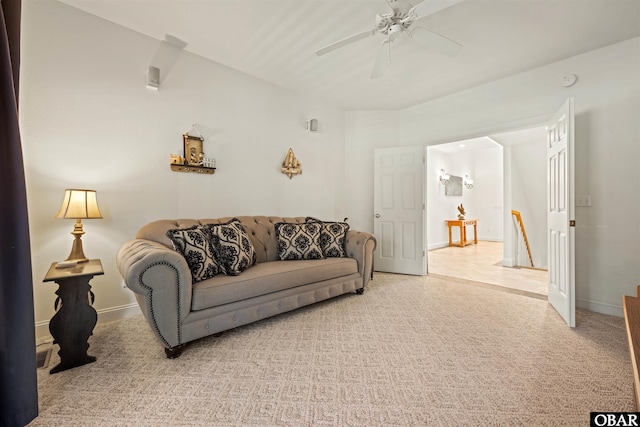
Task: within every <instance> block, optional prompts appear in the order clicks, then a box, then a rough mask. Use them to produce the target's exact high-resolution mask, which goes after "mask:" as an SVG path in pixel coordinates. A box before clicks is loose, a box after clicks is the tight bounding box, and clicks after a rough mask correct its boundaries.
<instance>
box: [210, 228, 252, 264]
mask: <svg viewBox="0 0 640 427" xmlns="http://www.w3.org/2000/svg"><path fill="white" fill-rule="evenodd" d="M205 227H206V228H207V230H208V231H209V237H210V238H211V246H213V251H214V253H215V256H216V259H217V260H218V263H219V264H220V269H221V270H222V272H223V273H224V274H226V275H227V276H237V275H238V274H240V273H242V272H243V271H245V270H246V269H247V268H249V267H251V266H252V265H254V264H255V263H256V259H257V255H256V251H255V249H254V248H253V244H252V243H251V240H250V239H249V236H248V235H247V233H246V232H245V231H244V227H243V226H242V224H241V223H240V220H239V219H237V218H233V219H232V220H230V221H229V222H227V223H225V224H207V225H206V226H205Z"/></svg>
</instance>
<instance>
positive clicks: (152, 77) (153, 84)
mask: <svg viewBox="0 0 640 427" xmlns="http://www.w3.org/2000/svg"><path fill="white" fill-rule="evenodd" d="M159 87H160V68H158V67H154V66H151V65H150V66H149V68H147V89H153V90H158V88H159Z"/></svg>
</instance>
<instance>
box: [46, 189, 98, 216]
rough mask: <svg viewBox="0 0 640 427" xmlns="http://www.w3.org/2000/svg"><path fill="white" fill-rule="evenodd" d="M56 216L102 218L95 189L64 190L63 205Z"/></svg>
mask: <svg viewBox="0 0 640 427" xmlns="http://www.w3.org/2000/svg"><path fill="white" fill-rule="evenodd" d="M56 218H73V219H92V218H94V219H95V218H102V214H101V213H100V209H99V208H98V199H97V196H96V191H95V190H81V189H67V190H64V200H63V201H62V207H61V208H60V211H59V212H58V214H57V215H56Z"/></svg>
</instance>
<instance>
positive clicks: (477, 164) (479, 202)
mask: <svg viewBox="0 0 640 427" xmlns="http://www.w3.org/2000/svg"><path fill="white" fill-rule="evenodd" d="M465 142H467V141H465ZM456 144H458V143H456ZM472 144H473V142H470V143H467V145H472ZM427 153H428V154H427V184H426V185H427V243H428V249H429V250H432V249H436V248H441V247H444V246H447V245H448V244H449V230H448V227H447V225H446V222H445V220H446V219H456V218H457V215H458V209H457V207H458V206H459V205H460V204H462V205H463V206H464V208H465V212H466V218H469V219H471V218H474V219H477V220H478V225H477V229H478V239H480V240H491V241H502V239H503V232H502V229H503V220H502V217H503V209H502V148H501V147H498V146H496V147H495V148H490V149H481V150H473V149H468V150H465V151H460V152H457V153H445V152H443V151H441V150H440V149H439V148H438V146H432V147H428V148H427ZM443 168H444V169H445V171H446V172H447V173H448V174H450V175H455V176H460V177H464V175H465V174H468V175H469V176H470V177H471V178H473V179H474V187H473V189H467V188H466V187H463V189H462V196H461V197H458V196H447V195H446V194H445V186H444V185H442V184H441V183H440V181H439V179H438V173H439V172H440V169H443ZM452 232H453V236H452V237H453V240H454V241H458V240H459V229H458V228H457V227H456V228H454V229H453V230H452ZM467 238H468V239H472V238H473V229H472V228H471V227H470V228H469V229H468V230H467Z"/></svg>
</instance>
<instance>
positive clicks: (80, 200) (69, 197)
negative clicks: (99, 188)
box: [56, 189, 102, 263]
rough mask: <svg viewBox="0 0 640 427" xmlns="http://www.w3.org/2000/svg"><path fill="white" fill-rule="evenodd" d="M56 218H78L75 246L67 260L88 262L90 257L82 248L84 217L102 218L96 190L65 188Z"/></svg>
mask: <svg viewBox="0 0 640 427" xmlns="http://www.w3.org/2000/svg"><path fill="white" fill-rule="evenodd" d="M56 218H71V219H75V220H76V224H75V225H74V227H73V231H72V232H71V234H72V235H73V237H74V239H73V246H72V247H71V253H70V254H69V257H68V258H67V259H66V260H65V262H67V263H74V262H75V263H78V262H87V261H89V259H88V258H87V257H86V256H85V255H84V251H83V250H82V240H81V238H82V235H83V234H84V231H83V230H82V221H81V220H82V219H94V218H102V214H101V213H100V209H99V208H98V200H97V198H96V191H95V190H81V189H66V190H64V200H63V201H62V207H61V208H60V211H59V212H58V214H57V215H56Z"/></svg>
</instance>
